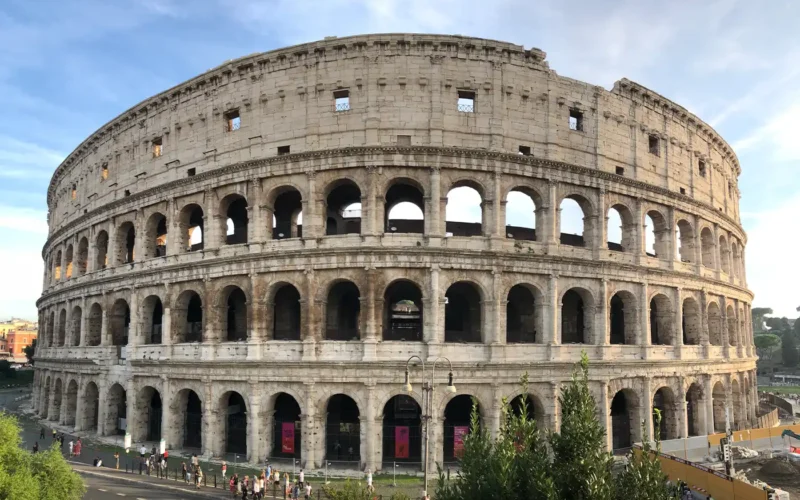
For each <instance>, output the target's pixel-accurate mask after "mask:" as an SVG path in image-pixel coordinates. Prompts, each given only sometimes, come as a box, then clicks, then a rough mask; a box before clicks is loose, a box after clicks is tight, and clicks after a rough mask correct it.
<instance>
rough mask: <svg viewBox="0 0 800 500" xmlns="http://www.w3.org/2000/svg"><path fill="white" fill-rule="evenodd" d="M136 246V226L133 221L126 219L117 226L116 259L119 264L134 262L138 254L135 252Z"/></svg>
mask: <svg viewBox="0 0 800 500" xmlns="http://www.w3.org/2000/svg"><path fill="white" fill-rule="evenodd" d="M135 247H136V228H135V227H134V225H133V222H131V221H126V222H123V223H122V224H120V225H119V227H118V228H117V242H116V257H115V258H116V261H115V263H116V264H117V265H119V264H130V263H132V262H134V260H135V258H136V255H135V254H134V252H135Z"/></svg>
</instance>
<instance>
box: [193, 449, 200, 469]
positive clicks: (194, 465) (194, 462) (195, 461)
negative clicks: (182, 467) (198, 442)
mask: <svg viewBox="0 0 800 500" xmlns="http://www.w3.org/2000/svg"><path fill="white" fill-rule="evenodd" d="M199 466H200V459H198V458H197V453H195V454H194V455H192V467H194V468H195V469H196V468H197V467H199Z"/></svg>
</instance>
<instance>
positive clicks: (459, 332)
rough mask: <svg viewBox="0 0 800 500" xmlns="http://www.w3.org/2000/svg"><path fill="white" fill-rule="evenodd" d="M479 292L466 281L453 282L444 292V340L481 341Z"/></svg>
mask: <svg viewBox="0 0 800 500" xmlns="http://www.w3.org/2000/svg"><path fill="white" fill-rule="evenodd" d="M481 321H482V318H481V293H480V291H479V290H478V288H477V287H476V286H475V285H474V284H473V283H469V282H467V281H459V282H457V283H454V284H452V285H451V286H450V288H448V289H447V292H446V293H445V306H444V341H445V342H462V343H470V342H471V343H477V342H480V341H481Z"/></svg>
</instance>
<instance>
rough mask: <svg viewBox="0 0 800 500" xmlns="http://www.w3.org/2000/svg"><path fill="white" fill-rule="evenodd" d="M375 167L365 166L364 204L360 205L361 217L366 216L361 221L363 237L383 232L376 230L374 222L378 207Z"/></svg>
mask: <svg viewBox="0 0 800 500" xmlns="http://www.w3.org/2000/svg"><path fill="white" fill-rule="evenodd" d="M375 177H376V172H375V167H374V166H372V165H368V166H367V193H366V197H362V200H363V201H364V203H363V204H362V205H361V207H362V211H361V213H362V217H363V216H364V215H366V220H365V221H363V223H364V224H363V227H362V228H361V234H364V235H370V236H373V235H378V234H379V233H382V232H383V227H381V228H380V231H379V230H378V225H377V220H376V217H375V216H376V212H377V210H376V208H377V205H378V188H377V179H375Z"/></svg>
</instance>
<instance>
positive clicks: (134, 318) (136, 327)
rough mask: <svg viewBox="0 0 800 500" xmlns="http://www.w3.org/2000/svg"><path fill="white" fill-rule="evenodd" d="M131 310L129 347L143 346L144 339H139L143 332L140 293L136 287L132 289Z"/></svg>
mask: <svg viewBox="0 0 800 500" xmlns="http://www.w3.org/2000/svg"><path fill="white" fill-rule="evenodd" d="M130 310H131V322H130V324H129V325H128V345H129V346H136V345H139V344H143V343H144V342H143V339H141V338H139V335H140V332H142V331H143V328H142V325H141V321H142V316H143V315H142V312H141V311H140V310H139V292H138V291H136V287H135V286H132V287H131V303H130Z"/></svg>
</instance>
